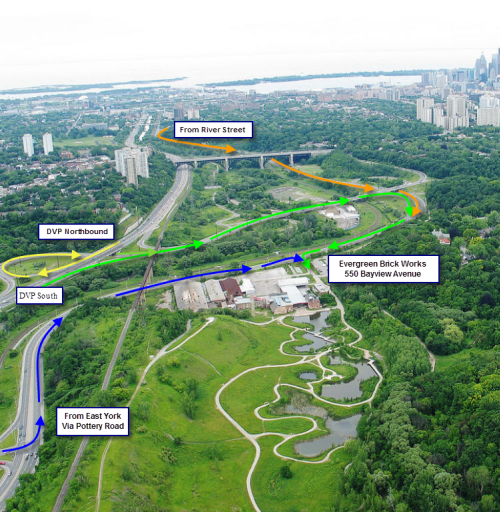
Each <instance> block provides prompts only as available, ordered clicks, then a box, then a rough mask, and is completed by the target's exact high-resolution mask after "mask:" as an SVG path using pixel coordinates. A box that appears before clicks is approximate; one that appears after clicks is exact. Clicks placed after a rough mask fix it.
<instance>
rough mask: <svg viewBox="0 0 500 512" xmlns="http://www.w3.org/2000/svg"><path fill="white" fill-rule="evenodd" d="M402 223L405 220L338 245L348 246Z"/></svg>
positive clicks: (404, 220)
mask: <svg viewBox="0 0 500 512" xmlns="http://www.w3.org/2000/svg"><path fill="white" fill-rule="evenodd" d="M403 222H406V219H401V220H398V221H397V222H394V223H392V224H389V225H388V226H384V227H383V228H380V229H376V230H375V231H372V232H371V233H367V234H366V235H361V236H358V237H356V238H351V239H350V240H345V241H344V242H340V243H339V244H338V245H345V244H348V243H350V242H355V241H356V240H361V239H362V238H366V237H367V236H372V235H376V234H377V233H381V232H382V231H385V230H386V229H390V228H393V227H395V226H398V225H399V224H401V223H403ZM332 246H333V244H332V245H331V246H330V247H332Z"/></svg>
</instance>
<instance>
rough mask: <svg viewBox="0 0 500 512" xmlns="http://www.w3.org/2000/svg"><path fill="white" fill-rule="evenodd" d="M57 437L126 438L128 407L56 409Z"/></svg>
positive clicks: (127, 433) (127, 431) (127, 432)
mask: <svg viewBox="0 0 500 512" xmlns="http://www.w3.org/2000/svg"><path fill="white" fill-rule="evenodd" d="M56 435H57V436H128V435H129V408H128V407H56Z"/></svg>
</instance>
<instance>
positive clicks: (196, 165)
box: [194, 160, 198, 169]
mask: <svg viewBox="0 0 500 512" xmlns="http://www.w3.org/2000/svg"><path fill="white" fill-rule="evenodd" d="M194 168H195V169H198V160H195V161H194Z"/></svg>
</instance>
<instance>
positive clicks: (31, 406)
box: [0, 310, 71, 510]
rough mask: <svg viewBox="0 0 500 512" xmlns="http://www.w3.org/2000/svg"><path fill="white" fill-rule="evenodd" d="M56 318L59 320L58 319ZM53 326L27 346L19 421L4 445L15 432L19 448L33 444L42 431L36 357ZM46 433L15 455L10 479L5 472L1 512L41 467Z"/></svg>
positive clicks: (45, 327)
mask: <svg viewBox="0 0 500 512" xmlns="http://www.w3.org/2000/svg"><path fill="white" fill-rule="evenodd" d="M70 311H71V310H69V311H66V312H64V313H63V314H61V315H58V316H59V317H61V316H62V317H64V316H66V315H68V314H69V313H70ZM54 318H56V316H54ZM52 324H53V322H52V320H51V321H50V322H46V323H44V324H42V325H41V326H40V327H39V328H37V329H36V331H35V333H34V334H33V335H32V336H31V338H30V339H29V341H28V342H27V344H26V348H25V350H24V354H23V362H22V371H21V385H20V392H19V401H18V406H17V413H16V417H15V418H14V421H13V422H12V423H11V424H10V425H9V427H8V428H7V430H5V431H4V432H3V433H2V434H1V435H0V441H3V440H4V439H5V438H7V437H8V436H9V435H10V434H11V433H12V432H13V431H15V430H17V433H18V438H17V442H16V444H20V445H21V444H26V443H29V442H30V441H31V440H32V439H33V438H34V437H35V435H36V432H37V430H38V427H37V426H36V425H35V423H36V421H37V420H38V418H39V417H40V416H42V417H43V398H42V400H41V402H40V403H38V401H37V382H36V356H37V351H38V346H39V344H40V342H41V341H42V338H43V336H44V335H45V333H46V332H47V331H48V330H49V329H50V327H51V325H52ZM56 329H57V327H56ZM49 338H50V335H49V336H48V337H47V339H46V340H45V342H44V345H45V344H46V343H47V341H48V339H49ZM42 352H43V349H42ZM42 370H43V368H42V360H40V371H41V372H42ZM40 387H41V389H40V391H41V397H43V379H41V380H40ZM42 433H43V427H42ZM42 433H41V434H40V436H39V437H38V439H37V440H36V441H35V442H34V443H33V444H32V445H31V446H30V447H28V448H25V449H23V450H19V451H16V452H12V454H13V456H14V460H13V461H12V462H11V463H9V469H10V470H11V472H12V474H11V475H10V476H8V474H6V473H5V472H4V476H3V477H2V478H1V479H0V509H2V510H3V509H4V508H5V500H6V499H8V498H11V497H12V496H13V494H14V492H15V490H16V488H17V486H18V485H19V476H20V475H21V474H24V473H33V472H34V471H35V466H36V464H37V463H38V459H37V457H36V456H35V454H36V453H37V452H38V447H39V446H40V444H41V443H42V442H43V438H42Z"/></svg>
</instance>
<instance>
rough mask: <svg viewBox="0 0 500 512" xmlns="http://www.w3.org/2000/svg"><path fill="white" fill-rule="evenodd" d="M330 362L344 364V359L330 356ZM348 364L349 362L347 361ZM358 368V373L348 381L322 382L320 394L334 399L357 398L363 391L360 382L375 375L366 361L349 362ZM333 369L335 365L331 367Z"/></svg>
mask: <svg viewBox="0 0 500 512" xmlns="http://www.w3.org/2000/svg"><path fill="white" fill-rule="evenodd" d="M330 362H331V364H333V365H335V364H346V363H345V361H343V360H342V359H340V358H338V357H336V358H334V357H331V356H330ZM349 364H350V363H349ZM351 366H354V367H355V368H356V369H357V370H358V374H357V375H356V377H354V379H353V380H351V381H350V382H342V381H341V382H338V383H336V384H324V385H323V387H322V389H321V396H323V397H325V398H333V399H335V400H343V399H344V398H359V397H360V396H361V395H362V394H363V391H362V389H361V386H360V384H361V383H362V382H363V381H365V380H367V379H369V378H370V377H376V375H377V374H376V373H375V371H374V369H373V368H372V367H371V366H370V365H369V364H368V363H356V364H351ZM333 370H335V367H333Z"/></svg>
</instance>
